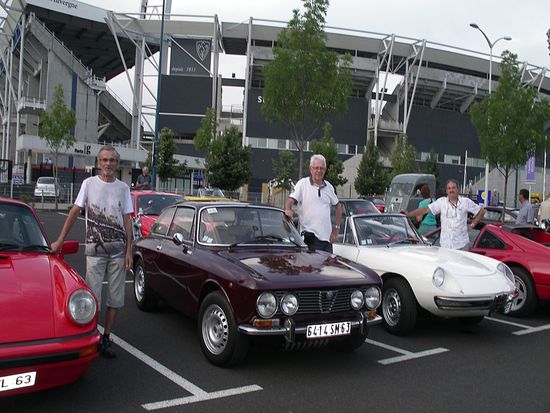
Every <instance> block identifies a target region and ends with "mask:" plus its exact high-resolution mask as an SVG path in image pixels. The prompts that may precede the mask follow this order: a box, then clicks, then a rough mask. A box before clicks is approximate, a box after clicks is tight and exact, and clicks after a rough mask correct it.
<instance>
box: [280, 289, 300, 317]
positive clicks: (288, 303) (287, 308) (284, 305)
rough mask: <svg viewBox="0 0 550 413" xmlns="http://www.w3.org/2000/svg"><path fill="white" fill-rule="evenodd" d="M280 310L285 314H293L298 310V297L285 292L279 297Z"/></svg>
mask: <svg viewBox="0 0 550 413" xmlns="http://www.w3.org/2000/svg"><path fill="white" fill-rule="evenodd" d="M281 311H282V312H283V314H285V315H288V316H290V315H294V314H296V311H298V299H297V298H296V296H295V295H294V294H286V295H285V296H284V297H283V298H282V299H281Z"/></svg>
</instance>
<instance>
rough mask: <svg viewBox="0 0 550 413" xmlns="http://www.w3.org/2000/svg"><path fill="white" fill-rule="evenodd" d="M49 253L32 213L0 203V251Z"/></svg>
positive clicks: (18, 206) (24, 208)
mask: <svg viewBox="0 0 550 413" xmlns="http://www.w3.org/2000/svg"><path fill="white" fill-rule="evenodd" d="M31 249H33V250H34V249H36V251H49V245H48V243H47V242H46V238H45V237H44V234H43V233H42V229H41V228H40V225H39V224H38V221H37V220H36V218H35V216H34V214H33V213H32V211H31V210H30V209H29V208H27V207H24V206H21V205H15V204H9V203H1V202H0V250H2V251H8V250H17V251H21V250H26V251H30V250H31Z"/></svg>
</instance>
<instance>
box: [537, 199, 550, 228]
mask: <svg viewBox="0 0 550 413" xmlns="http://www.w3.org/2000/svg"><path fill="white" fill-rule="evenodd" d="M545 219H550V197H549V198H546V200H545V201H543V202H542V203H541V204H540V207H539V222H542V221H543V220H545Z"/></svg>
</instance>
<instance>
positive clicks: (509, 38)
mask: <svg viewBox="0 0 550 413" xmlns="http://www.w3.org/2000/svg"><path fill="white" fill-rule="evenodd" d="M504 40H512V38H511V37H510V36H506V37H505V38H504Z"/></svg>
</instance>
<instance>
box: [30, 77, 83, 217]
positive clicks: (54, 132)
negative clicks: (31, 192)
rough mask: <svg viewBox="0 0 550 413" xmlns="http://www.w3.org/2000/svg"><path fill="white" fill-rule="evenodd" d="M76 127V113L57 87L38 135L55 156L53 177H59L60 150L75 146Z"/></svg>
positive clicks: (41, 122) (59, 86) (41, 118)
mask: <svg viewBox="0 0 550 413" xmlns="http://www.w3.org/2000/svg"><path fill="white" fill-rule="evenodd" d="M75 125H76V116H75V114H74V111H73V110H72V109H71V108H69V107H67V105H66V104H65V101H64V98H63V88H62V87H61V85H57V86H56V88H55V91H54V94H53V99H52V104H51V106H50V110H49V111H44V112H42V113H41V114H40V126H39V129H38V133H39V134H40V136H41V137H42V139H44V140H45V141H46V144H47V145H48V146H49V147H50V149H51V150H52V152H53V154H54V158H55V163H54V169H53V176H54V177H55V178H57V177H58V171H57V165H58V160H57V158H58V156H59V150H60V149H61V148H65V149H68V148H70V147H71V146H72V145H73V144H74V141H75V139H74V136H73V135H72V134H71V131H72V129H73V128H74V127H75ZM55 209H57V194H56V196H55Z"/></svg>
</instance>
